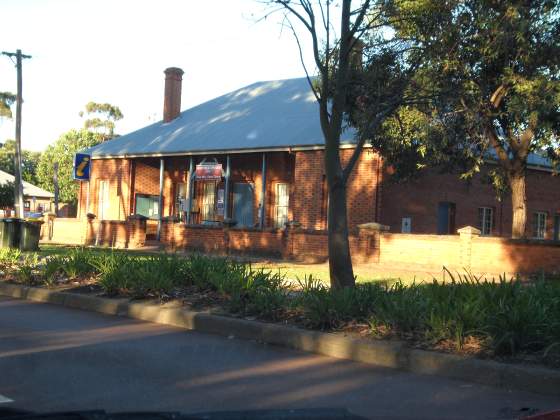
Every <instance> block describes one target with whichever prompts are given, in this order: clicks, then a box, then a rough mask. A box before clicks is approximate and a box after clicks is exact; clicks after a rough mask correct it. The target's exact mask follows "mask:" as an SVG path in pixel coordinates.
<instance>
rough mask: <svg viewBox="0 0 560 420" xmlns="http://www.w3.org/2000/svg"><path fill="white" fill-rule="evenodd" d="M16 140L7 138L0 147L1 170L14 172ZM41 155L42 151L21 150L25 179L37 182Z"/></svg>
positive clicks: (33, 182)
mask: <svg viewBox="0 0 560 420" xmlns="http://www.w3.org/2000/svg"><path fill="white" fill-rule="evenodd" d="M15 151H16V142H15V140H6V141H5V142H4V143H3V144H2V145H1V147H0V170H2V171H4V172H7V173H9V174H11V175H13V174H14V156H15ZM40 157H41V153H40V152H32V151H29V150H23V151H22V152H21V169H22V172H21V173H22V177H23V180H24V181H27V182H30V183H31V184H37V183H38V179H37V165H38V164H39V159H40Z"/></svg>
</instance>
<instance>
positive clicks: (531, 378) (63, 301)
mask: <svg viewBox="0 0 560 420" xmlns="http://www.w3.org/2000/svg"><path fill="white" fill-rule="evenodd" d="M0 295H3V296H8V297H13V298H19V299H28V300H32V301H37V302H47V303H53V304H57V305H63V306H66V307H69V308H75V309H82V310H88V311H94V312H100V313H104V314H108V315H118V316H125V317H129V318H134V319H139V320H143V321H149V322H155V323H159V324H165V325H171V326H175V327H179V328H185V329H189V330H194V331H199V332H204V333H210V334H217V335H222V336H226V337H230V336H234V337H236V338H242V339H249V340H256V341H259V342H264V343H267V344H273V345H278V346H283V347H288V348H292V349H296V350H301V351H306V352H312V353H318V354H323V355H326V356H330V357H335V358H339V359H346V360H353V361H357V362H362V363H367V364H372V365H376V366H382V367H389V368H396V369H401V370H406V371H409V372H413V373H419V374H427V375H439V376H444V377H448V378H453V379H459V380H465V381H469V382H474V383H479V384H484V385H489V386H493V387H498V388H506V389H517V390H521V391H527V392H535V393H540V394H547V395H555V396H560V371H556V370H551V369H546V368H542V367H533V366H527V365H510V364H504V363H498V362H494V361H489V360H480V359H473V358H468V357H462V356H458V355H452V354H444V353H437V352H433V351H426V350H418V349H411V348H409V347H407V346H406V345H405V344H404V343H402V342H397V341H374V340H362V339H357V338H352V337H346V336H343V335H339V334H329V333H322V332H318V331H307V330H302V329H299V328H295V327H291V326H285V325H279V324H267V323H263V322H259V321H249V320H245V319H238V318H230V317H225V316H219V315H212V314H208V313H201V312H193V311H188V310H185V309H183V308H167V307H162V306H159V305H155V304H150V303H140V302H129V301H128V300H126V299H106V298H100V297H95V296H88V295H80V294H75V293H69V292H60V291H53V290H48V289H40V288H34V287H26V286H20V285H15V284H7V283H2V282H0Z"/></svg>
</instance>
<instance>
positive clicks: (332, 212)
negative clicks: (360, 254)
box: [328, 181, 355, 289]
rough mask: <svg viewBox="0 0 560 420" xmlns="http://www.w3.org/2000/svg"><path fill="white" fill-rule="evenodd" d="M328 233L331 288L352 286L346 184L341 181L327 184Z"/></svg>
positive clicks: (353, 282)
mask: <svg viewBox="0 0 560 420" xmlns="http://www.w3.org/2000/svg"><path fill="white" fill-rule="evenodd" d="M328 233H329V237H328V244H329V272H330V278H331V289H342V288H344V287H354V285H355V278H354V271H353V270H352V259H351V258H350V242H349V241H348V218H347V209H346V185H345V183H344V182H342V181H340V182H336V183H334V185H332V186H331V185H329V208H328Z"/></svg>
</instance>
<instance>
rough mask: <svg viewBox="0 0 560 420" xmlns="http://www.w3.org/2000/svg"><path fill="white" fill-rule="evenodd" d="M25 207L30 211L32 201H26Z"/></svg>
mask: <svg viewBox="0 0 560 420" xmlns="http://www.w3.org/2000/svg"><path fill="white" fill-rule="evenodd" d="M23 208H24V210H28V211H29V210H30V209H31V201H25V202H24V203H23Z"/></svg>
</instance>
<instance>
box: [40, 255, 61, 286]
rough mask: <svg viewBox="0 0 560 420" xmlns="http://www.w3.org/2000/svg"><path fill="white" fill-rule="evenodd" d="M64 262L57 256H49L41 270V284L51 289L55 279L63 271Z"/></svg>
mask: <svg viewBox="0 0 560 420" xmlns="http://www.w3.org/2000/svg"><path fill="white" fill-rule="evenodd" d="M63 263H64V260H63V258H61V257H59V256H50V257H47V258H46V261H45V266H44V268H43V284H44V285H45V286H47V287H53V286H54V285H55V284H56V279H57V277H58V276H59V275H60V273H61V272H62V271H63V270H62V266H63Z"/></svg>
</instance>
